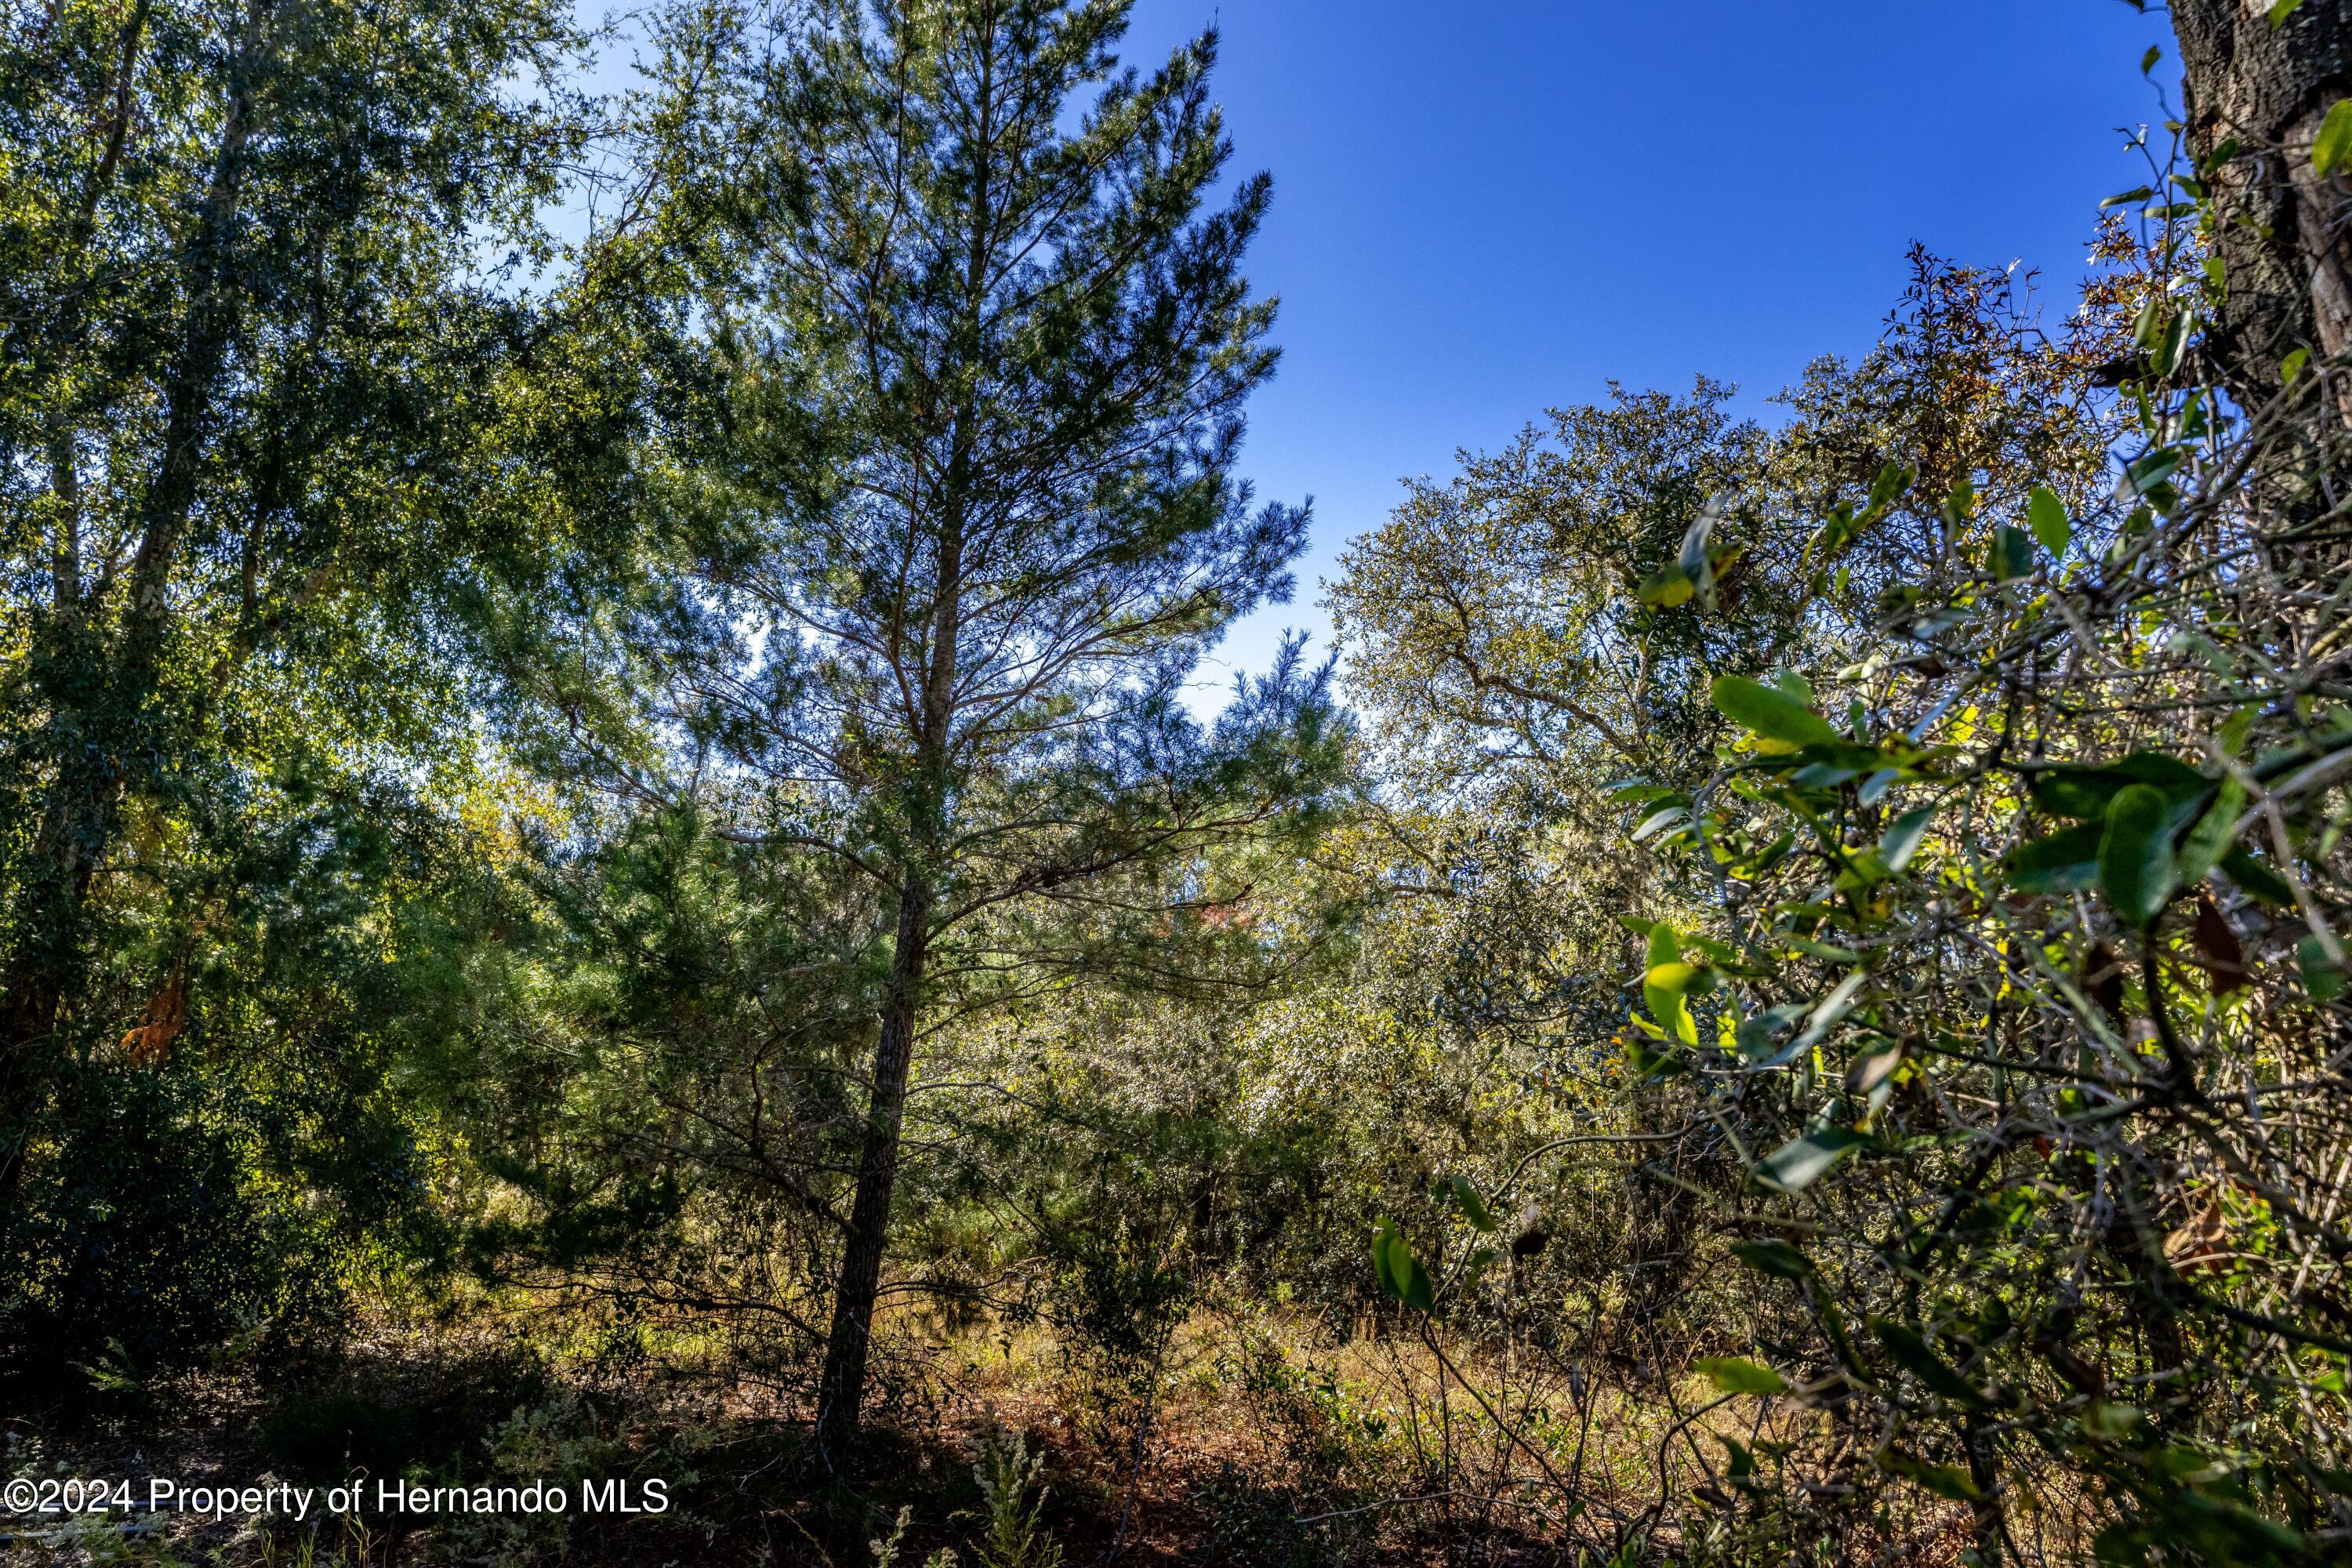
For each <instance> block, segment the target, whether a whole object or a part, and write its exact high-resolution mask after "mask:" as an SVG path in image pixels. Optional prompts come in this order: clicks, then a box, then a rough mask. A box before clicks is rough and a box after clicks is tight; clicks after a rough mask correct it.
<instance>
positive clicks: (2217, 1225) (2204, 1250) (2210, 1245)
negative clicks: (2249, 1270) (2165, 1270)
mask: <svg viewBox="0 0 2352 1568" xmlns="http://www.w3.org/2000/svg"><path fill="white" fill-rule="evenodd" d="M2223 1230H2224V1227H2223V1225H2222V1222H2221V1194H2218V1193H2217V1194H2210V1195H2208V1196H2207V1198H2206V1199H2205V1201H2204V1203H2203V1204H2201V1205H2199V1207H2198V1210H2197V1212H2196V1213H2195V1214H2193V1215H2189V1219H2188V1221H2187V1223H2185V1224H2184V1225H2182V1226H2181V1227H2180V1228H2179V1230H2176V1231H2174V1232H2173V1233H2172V1234H2171V1235H2170V1236H2168V1237H2165V1238H2164V1260H2165V1261H2166V1262H2167V1263H2169V1264H2171V1265H2172V1267H2173V1268H2174V1269H2175V1270H2176V1271H2177V1272H2179V1273H2182V1274H2210V1273H2211V1272H2212V1271H2213V1270H2215V1269H2217V1268H2221V1264H2222V1261H2223V1259H2224V1258H2225V1257H2226V1256H2227V1254H2228V1252H2229V1247H2228V1241H2227V1237H2225V1236H2224V1234H2223Z"/></svg>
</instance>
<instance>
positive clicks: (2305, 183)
mask: <svg viewBox="0 0 2352 1568" xmlns="http://www.w3.org/2000/svg"><path fill="white" fill-rule="evenodd" d="M2269 11H2270V7H2269V6H2268V5H2261V4H2257V3H2256V0H2173V3H2172V26H2173V30H2174V32H2175V34H2176V35H2177V36H2178V37H2179V40H2180V58H2181V63H2182V66H2183V68H2184V69H2185V72H2186V77H2187V83H2186V88H2187V102H2186V107H2187V111H2188V121H2187V123H2188V127H2189V144H2190V147H2191V149H2192V150H2193V151H2194V152H2195V153H2197V155H2198V156H2199V157H2200V158H2203V157H2205V156H2206V155H2208V154H2210V153H2212V151H2213V150H2214V149H2215V148H2216V147H2219V146H2220V145H2221V144H2222V143H2223V142H2228V141H2231V140H2233V139H2234V140H2235V141H2236V142H2237V143H2238V147H2239V155H2238V156H2237V157H2236V158H2235V159H2234V160H2232V161H2231V162H2230V163H2227V164H2224V165H2223V166H2222V167H2221V169H2219V170H2218V171H2216V172H2215V174H2214V176H2213V180H2212V191H2213V195H2214V196H2215V198H2216V202H2217V205H2218V206H2219V207H2220V209H2221V215H2222V216H2223V217H2224V218H2225V219H2226V220H2227V221H2226V223H2225V224H2224V225H2223V226H2222V227H2221V233H2220V237H2219V239H2218V241H2217V244H2218V248H2219V250H2220V252H2221V261H2222V266H2223V268H2224V276H2225V277H2226V278H2227V279H2228V289H2229V293H2228V299H2227V300H2226V302H2225V303H2224V304H2223V306H2222V308H2221V319H2220V321H2218V322H2216V323H2215V329H2214V331H2213V333H2212V340H2211V341H2212V345H2213V348H2214V350H2215V352H2216V353H2217V354H2218V356H2219V358H2220V361H2221V380H2222V384H2223V385H2224V386H2226V387H2227V388H2228V390H2229V392H2230V394H2231V396H2232V397H2234V398H2235V399H2236V400H2237V402H2238V404H2239V405H2240V406H2241V407H2243V408H2246V409H2248V410H2250V411H2251V410H2253V409H2256V408H2260V407H2261V406H2262V405H2263V404H2265V403H2267V402H2268V401H2269V400H2270V398H2271V397H2272V396H2273V395H2275V394H2276V393H2277V391H2278V389H2279V386H2280V384H2281V381H2282V377H2281V374H2280V369H2279V366H2280V362H2282V361H2283V360H2284V359H2285V358H2286V357H2287V355H2288V354H2290V353H2294V351H2295V350H2296V349H2298V348H2308V349H2310V350H2311V351H2312V352H2313V353H2315V354H2316V355H2319V356H2321V357H2324V358H2332V357H2335V356H2338V355H2342V354H2345V353H2347V352H2352V176H2347V174H2345V173H2341V172H2339V173H2338V174H2336V176H2335V177H2334V178H2333V179H2330V180H2325V181H2323V180H2321V179H2320V178H2319V177H2318V176H2317V175H2316V174H2314V173H2313V171H2312V167H2311V151H2310V150H2311V142H2312V140H2313V138H2314V137H2315V135H2317V133H2318V131H2319V125H2320V121H2321V120H2322V119H2323V118H2325V116H2326V113H2327V110H2328V109H2329V108H2330V107H2331V106H2332V105H2334V104H2335V103H2336V102H2337V101H2339V100H2342V99H2344V98H2346V97H2347V96H2352V0H2304V4H2303V5H2302V6H2301V7H2300V8H2299V9H2297V10H2296V11H2295V13H2294V15H2293V16H2290V17H2288V18H2287V20H2286V22H2285V24H2284V26H2278V27H2273V26H2271V23H2270V18H2269ZM2337 407H2338V410H2339V413H2340V414H2342V415H2343V416H2345V417H2347V419H2352V387H2346V386H2345V385H2343V384H2342V383H2341V382H2339V384H2338V392H2337Z"/></svg>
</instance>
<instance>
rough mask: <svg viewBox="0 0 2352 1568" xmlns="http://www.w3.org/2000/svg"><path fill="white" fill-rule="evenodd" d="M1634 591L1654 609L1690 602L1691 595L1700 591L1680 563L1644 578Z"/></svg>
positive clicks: (1669, 607)
mask: <svg viewBox="0 0 2352 1568" xmlns="http://www.w3.org/2000/svg"><path fill="white" fill-rule="evenodd" d="M1619 581H1620V582H1622V581H1623V579H1622V578H1620V579H1619ZM1634 592H1635V594H1637V595H1639V596H1640V597H1641V600H1642V603H1643V604H1645V605H1649V606H1650V607H1651V608H1652V609H1654V610H1671V609H1673V608H1674V607H1675V605H1681V604H1686V603H1688V602H1689V600H1690V597H1691V595H1694V594H1696V593H1697V592H1698V584H1697V583H1696V582H1695V581H1693V579H1692V577H1691V574H1689V573H1687V572H1685V571H1684V570H1683V569H1682V568H1681V567H1680V566H1679V565H1674V564H1668V565H1664V566H1661V567H1659V568H1658V569H1657V570H1656V571H1655V572H1653V573H1651V574H1649V575H1648V576H1647V577H1644V578H1643V579H1642V584H1641V586H1640V587H1638V588H1636V589H1635V590H1634Z"/></svg>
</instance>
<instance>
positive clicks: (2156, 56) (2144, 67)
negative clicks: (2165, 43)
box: [2139, 44, 2164, 76]
mask: <svg viewBox="0 0 2352 1568" xmlns="http://www.w3.org/2000/svg"><path fill="white" fill-rule="evenodd" d="M2162 58H2164V51H2163V50H2162V49H2160V48H2158V47H2156V46H2155V45H2154V44H2150V45H2148V47H2147V53H2146V54H2144V55H2142V56H2140V58H2139V74H2140V75H2142V76H2146V75H2147V73H2148V72H2150V71H2152V70H2154V69H2155V68H2156V62H2157V61H2158V60H2160V59H2162Z"/></svg>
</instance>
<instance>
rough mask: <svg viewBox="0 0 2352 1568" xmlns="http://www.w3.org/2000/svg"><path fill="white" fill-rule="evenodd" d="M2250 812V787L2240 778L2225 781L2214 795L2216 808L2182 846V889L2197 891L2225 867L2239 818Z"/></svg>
mask: <svg viewBox="0 0 2352 1568" xmlns="http://www.w3.org/2000/svg"><path fill="white" fill-rule="evenodd" d="M2245 808H2246V787H2245V785H2243V784H2240V783H2239V782H2238V780H2237V777H2236V775H2234V774H2232V775H2231V777H2229V778H2225V779H2223V780H2222V781H2221V788H2220V789H2219V790H2217V791H2215V792H2214V795H2213V804H2212V805H2209V806H2207V807H2206V808H2205V815H2204V816H2200V817H2199V818H2198V819H2197V826H2194V827H2192V828H2190V829H2189V837H2187V838H2185V839H2183V840H2181V844H2180V866H2179V872H2180V885H2181V886H2182V887H2184V888H2185V887H2193V886H2195V885H2196V884H2197V883H2199V882H2201V881H2203V880H2204V879H2205V874H2206V873H2207V872H2208V871H2210V870H2211V869H2212V868H2214V867H2216V866H2218V865H2220V864H2221V857H2222V856H2224V855H2226V854H2228V853H2229V851H2230V840H2231V835H2232V834H2234V833H2235V832H2236V831H2237V826H2238V815H2239V813H2241V812H2242V811H2244V810H2245Z"/></svg>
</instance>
